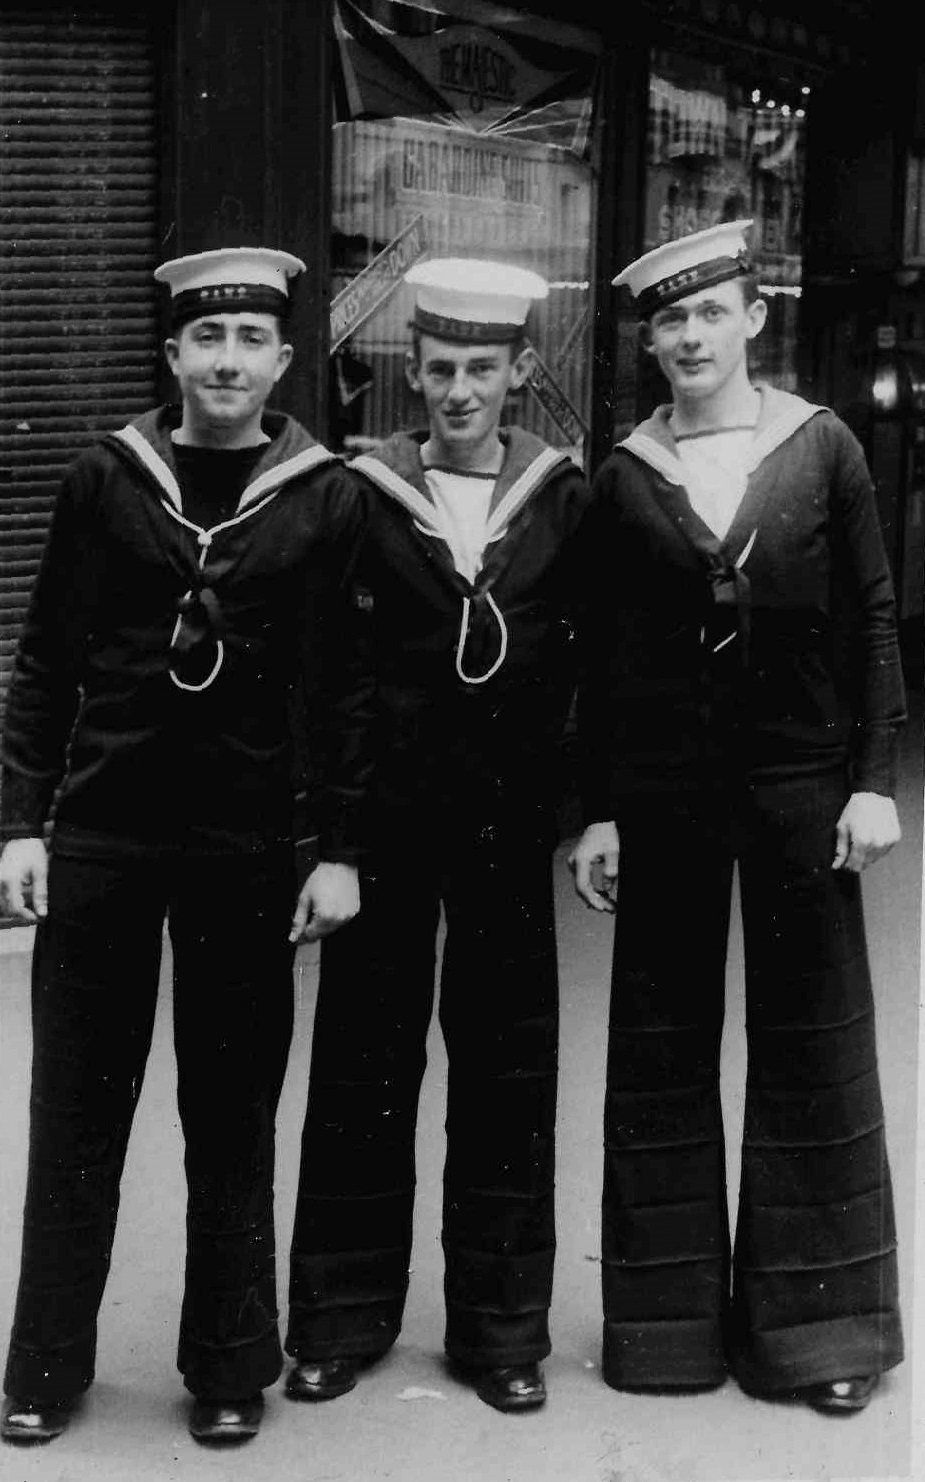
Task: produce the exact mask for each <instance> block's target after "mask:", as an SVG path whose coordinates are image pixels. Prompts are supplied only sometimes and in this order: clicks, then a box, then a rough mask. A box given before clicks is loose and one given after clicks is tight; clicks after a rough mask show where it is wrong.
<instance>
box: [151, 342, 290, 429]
mask: <svg viewBox="0 0 925 1482" xmlns="http://www.w3.org/2000/svg"><path fill="white" fill-rule="evenodd" d="M164 349H165V351H166V354H167V361H168V364H169V365H170V369H171V370H172V371H173V373H174V375H175V376H176V378H177V381H178V382H179V386H180V394H181V396H182V398H183V413H184V422H185V423H187V425H188V426H189V428H190V430H191V431H192V432H194V433H197V432H198V433H199V434H201V435H202V436H204V437H205V438H206V440H207V441H211V440H213V439H215V438H217V439H218V440H219V441H223V442H227V441H232V442H233V441H235V440H237V439H238V438H241V437H246V436H248V435H250V434H251V433H253V432H256V431H259V427H260V417H261V413H262V412H263V407H264V403H265V402H266V399H267V397H268V396H269V394H270V392H271V391H272V389H273V387H274V386H275V385H276V382H277V381H278V380H279V378H280V376H281V375H282V374H283V372H284V371H285V369H286V367H287V366H288V364H289V362H290V360H291V359H292V346H291V345H286V344H284V343H283V341H282V337H281V335H280V331H279V321H278V320H277V319H276V318H275V317H274V315H272V314H256V313H250V312H247V313H243V314H210V315H208V316H207V317H204V318H202V319H194V320H193V321H192V323H191V324H184V325H183V327H182V329H181V330H180V333H179V335H178V336H177V338H176V339H170V340H167V342H166V344H165V346H164Z"/></svg>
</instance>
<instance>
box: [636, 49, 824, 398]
mask: <svg viewBox="0 0 925 1482" xmlns="http://www.w3.org/2000/svg"><path fill="white" fill-rule="evenodd" d="M808 94H809V88H808V87H802V86H800V85H799V84H798V83H793V82H786V81H781V80H778V81H777V82H775V83H774V84H773V85H770V84H768V83H767V81H762V82H760V83H759V82H756V81H755V80H754V79H749V78H743V77H742V75H741V74H740V73H733V71H732V69H731V68H730V67H728V66H727V65H725V64H722V65H718V64H712V63H710V62H707V61H703V60H700V59H697V58H693V57H687V56H682V55H680V54H678V53H675V52H666V51H657V52H655V53H653V56H652V67H651V74H650V82H649V117H648V141H647V178H646V214H645V243H644V250H645V251H648V250H649V249H651V248H653V247H658V246H660V245H661V243H663V242H667V241H670V240H672V239H674V238H676V237H681V236H685V235H687V234H688V233H690V232H696V231H702V230H703V229H704V228H705V227H709V226H715V225H716V223H717V222H719V221H733V220H735V219H736V218H740V217H746V218H747V217H751V218H752V219H753V221H754V225H753V226H752V228H751V230H750V232H749V240H750V242H751V246H752V250H753V253H754V255H755V258H756V262H757V266H758V276H759V280H760V283H761V291H762V294H763V295H764V297H765V298H766V299H767V301H768V308H769V315H768V324H767V327H766V329H765V330H764V331H763V332H762V334H761V335H759V337H758V339H757V340H755V341H754V342H753V345H752V346H751V347H750V350H749V354H750V362H751V369H752V373H753V375H755V376H757V377H758V378H760V379H763V380H767V381H770V382H772V383H773V384H774V385H777V386H780V387H782V388H784V389H785V390H791V391H792V390H795V389H796V376H797V367H796V358H797V357H796V348H797V347H796V333H797V315H798V307H799V304H798V301H799V297H800V283H801V266H802V240H803V235H802V234H803V183H804V178H805V144H806V133H805V130H806V109H807V104H808Z"/></svg>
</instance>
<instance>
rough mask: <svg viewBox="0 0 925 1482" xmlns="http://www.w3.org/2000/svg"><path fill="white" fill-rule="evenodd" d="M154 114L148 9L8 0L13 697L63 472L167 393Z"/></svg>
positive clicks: (4, 477) (2, 147)
mask: <svg viewBox="0 0 925 1482" xmlns="http://www.w3.org/2000/svg"><path fill="white" fill-rule="evenodd" d="M156 124H157V98H156V91H155V63H154V42H153V36H152V33H151V28H150V24H149V21H148V18H147V16H146V14H145V13H144V12H143V11H142V10H141V9H140V8H139V7H137V6H133V5H132V4H131V3H122V4H115V3H114V4H112V5H109V6H100V5H97V6H90V7H88V8H86V9H84V8H83V7H80V8H79V9H78V8H75V7H67V8H65V7H62V6H53V5H42V4H39V5H36V4H34V3H33V4H32V5H27V4H21V5H19V6H16V5H12V6H10V5H5V6H4V7H2V8H0V544H2V553H3V554H2V564H0V709H2V705H3V701H4V699H5V696H6V689H7V684H8V681H9V675H10V669H11V666H12V662H13V656H14V654H15V650H16V644H17V640H18V635H19V629H20V625H21V623H22V619H23V616H24V614H25V609H26V604H27V602H28V597H29V591H30V588H31V586H32V582H33V579H34V577H35V573H36V569H37V566H38V562H39V557H40V555H41V552H42V546H43V543H44V539H45V533H46V530H47V526H48V518H49V515H50V512H51V508H52V505H53V503H54V497H55V490H56V487H57V483H58V480H59V478H60V475H61V473H62V471H63V469H64V468H65V467H66V465H67V464H68V463H69V462H70V461H71V459H72V458H73V457H74V456H75V454H76V453H78V452H79V451H80V450H81V449H82V448H84V447H86V445H87V444H88V443H90V442H92V441H94V440H95V439H96V438H97V437H98V436H99V434H100V433H101V432H104V431H106V430H108V429H109V428H112V427H117V426H120V425H121V424H122V423H124V422H125V421H126V420H127V419H128V418H129V417H131V416H133V415H134V414H136V413H138V412H139V411H141V410H143V409H144V408H145V407H148V406H150V405H151V404H152V403H153V401H154V398H155V395H156V370H157V357H158V345H157V318H156V299H155V290H154V284H153V282H152V278H151V273H152V269H153V267H154V265H155V263H156V261H157V226H158V220H157V218H158V169H157V128H156Z"/></svg>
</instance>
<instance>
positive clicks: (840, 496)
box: [832, 421, 906, 797]
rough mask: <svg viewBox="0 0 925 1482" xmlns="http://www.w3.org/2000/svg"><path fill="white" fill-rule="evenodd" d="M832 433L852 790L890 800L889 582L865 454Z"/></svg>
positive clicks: (893, 674)
mask: <svg viewBox="0 0 925 1482" xmlns="http://www.w3.org/2000/svg"><path fill="white" fill-rule="evenodd" d="M835 428H836V437H835V461H834V471H833V485H832V518H833V534H834V540H833V548H834V573H833V574H834V580H835V583H836V599H837V600H839V601H840V603H841V605H842V607H843V610H844V613H845V624H846V632H847V634H848V642H847V649H848V652H847V655H846V659H847V663H848V666H849V675H850V686H851V700H852V705H853V714H854V730H853V736H852V745H851V764H852V788H853V790H854V791H855V792H875V793H881V794H882V795H884V796H885V797H892V796H893V794H894V792H895V790H896V752H897V736H898V732H899V728H900V726H901V725H902V723H903V721H904V720H905V718H906V702H905V690H904V686H903V675H902V664H901V660H900V653H899V643H898V639H897V634H896V603H895V599H894V595H893V583H892V580H891V576H890V567H889V562H888V560H887V555H886V550H885V549H884V544H883V536H882V534H881V531H880V522H879V518H878V515H877V506H876V500H875V495H874V489H873V484H872V482H871V478H870V474H869V472H868V469H867V464H866V462H865V459H864V453H863V451H862V449H861V446H860V444H859V443H858V441H857V439H856V438H855V436H854V434H853V433H852V432H850V431H849V430H848V428H847V427H845V425H844V424H843V423H841V422H837V421H836V423H835Z"/></svg>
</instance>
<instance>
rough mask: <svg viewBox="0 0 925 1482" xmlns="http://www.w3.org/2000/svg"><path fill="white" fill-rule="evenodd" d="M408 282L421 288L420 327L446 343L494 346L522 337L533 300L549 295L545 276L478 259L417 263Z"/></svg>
mask: <svg viewBox="0 0 925 1482" xmlns="http://www.w3.org/2000/svg"><path fill="white" fill-rule="evenodd" d="M405 282H406V283H410V284H411V285H412V287H413V288H414V289H415V300H416V301H415V308H414V318H413V320H412V323H413V324H414V326H415V328H417V329H420V330H422V331H423V332H424V333H425V334H432V335H436V336H437V338H438V339H441V340H464V341H470V340H476V341H481V342H483V343H489V344H501V343H505V342H507V341H509V340H516V339H518V338H519V337H520V336H521V335H522V334H523V332H524V325H525V323H526V320H527V314H528V313H529V310H530V305H531V303H532V302H533V300H534V299H542V298H545V297H546V295H547V294H548V293H549V286H548V284H547V283H546V280H545V279H544V278H541V277H540V275H539V273H534V272H531V271H530V269H529V268H520V267H515V266H513V265H512V264H510V263H504V262H488V261H486V260H485V259H483V258H477V257H433V258H431V259H430V261H429V262H419V263H415V264H414V266H413V267H412V268H409V270H408V272H407V273H406V274H405Z"/></svg>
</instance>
